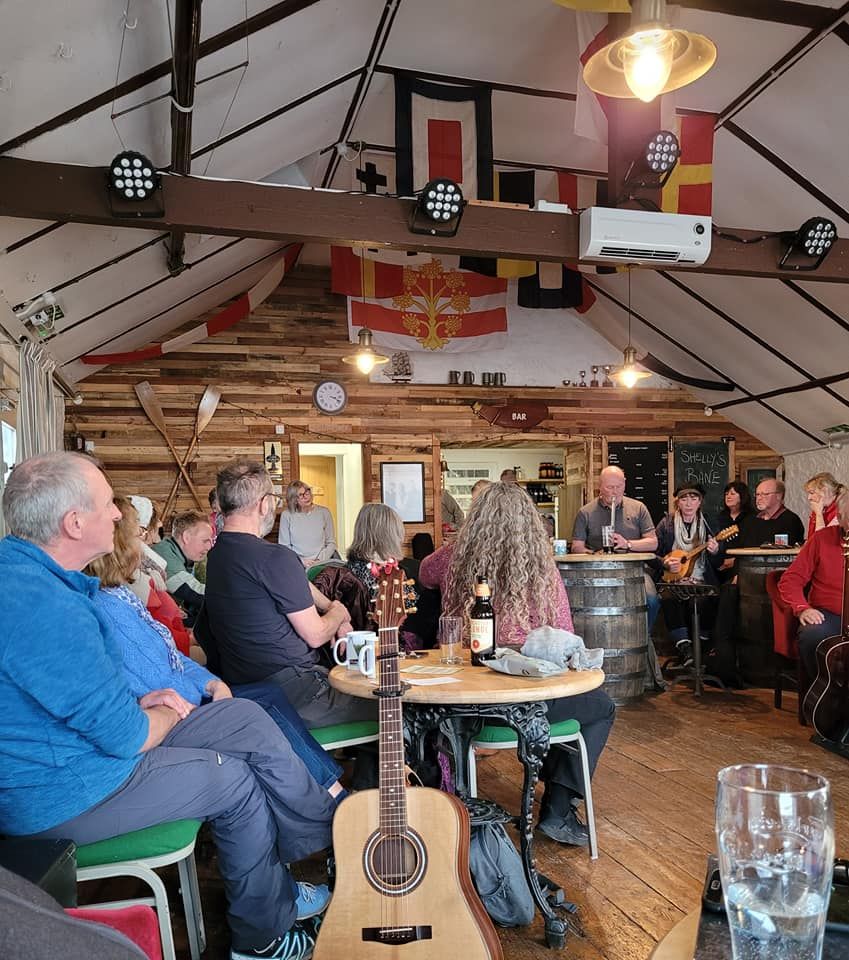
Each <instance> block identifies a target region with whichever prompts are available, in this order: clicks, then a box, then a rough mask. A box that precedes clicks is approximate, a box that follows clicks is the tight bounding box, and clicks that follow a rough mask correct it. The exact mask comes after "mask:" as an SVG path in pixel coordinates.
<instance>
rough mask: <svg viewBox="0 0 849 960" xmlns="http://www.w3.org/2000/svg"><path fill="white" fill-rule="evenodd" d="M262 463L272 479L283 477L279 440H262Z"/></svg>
mask: <svg viewBox="0 0 849 960" xmlns="http://www.w3.org/2000/svg"><path fill="white" fill-rule="evenodd" d="M262 463H263V466H264V467H265V469H266V470H267V471H268V472H269V474H271V479H272V480H282V479H283V451H282V450H281V449H280V441H279V440H263V443H262Z"/></svg>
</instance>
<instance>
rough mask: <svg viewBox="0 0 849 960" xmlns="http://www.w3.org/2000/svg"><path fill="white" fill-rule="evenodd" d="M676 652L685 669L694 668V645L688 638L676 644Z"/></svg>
mask: <svg viewBox="0 0 849 960" xmlns="http://www.w3.org/2000/svg"><path fill="white" fill-rule="evenodd" d="M675 651H676V653H677V654H678V659H679V660H680V661H681V665H682V666H684V667H689V666H692V663H693V644H692V643H690V641H689V639H688V638H687V637H684V639H683V640H679V641H678V642H677V643H676V644H675Z"/></svg>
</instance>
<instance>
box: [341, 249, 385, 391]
mask: <svg viewBox="0 0 849 960" xmlns="http://www.w3.org/2000/svg"><path fill="white" fill-rule="evenodd" d="M365 254H366V252H365V250H360V296H361V297H362V301H363V313H365V305H366V281H365V277H366V268H365V263H364V262H363V258H364V257H365ZM353 303H354V301H353V299H352V300H351V306H352V307H353ZM373 340H374V337H373V336H372V332H371V330H369V328H368V327H360V332H359V333H358V334H357V343H358V344H359V347H358V349H357V352H356V353H351V354H349V355H348V356H347V357H342V363H350V364H352V365H353V366H355V367H356V368H357V369H358V370H359V371H360V373H364V374H366V375H368V374H370V373H371V372H372V370H374V368H375V367H379V366H380V365H381V364H383V363H389V357H385V356H384V355H383V354H382V353H377V351H376V350H375V349H374V346H373Z"/></svg>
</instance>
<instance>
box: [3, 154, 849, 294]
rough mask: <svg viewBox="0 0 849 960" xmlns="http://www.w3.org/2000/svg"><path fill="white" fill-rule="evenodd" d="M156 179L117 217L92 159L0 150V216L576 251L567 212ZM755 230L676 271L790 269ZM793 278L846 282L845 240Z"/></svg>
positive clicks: (426, 246) (350, 240)
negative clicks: (435, 209) (442, 211)
mask: <svg viewBox="0 0 849 960" xmlns="http://www.w3.org/2000/svg"><path fill="white" fill-rule="evenodd" d="M162 184H163V186H162V192H163V198H164V207H165V214H164V215H163V216H154V217H143V216H139V217H134V218H131V219H125V218H121V217H116V216H114V215H113V213H112V210H111V208H110V204H109V197H108V194H107V187H106V171H105V169H104V168H102V167H83V166H73V165H69V164H59V163H42V162H38V161H34V160H20V159H17V158H12V157H0V216H8V217H26V218H29V219H34V220H67V221H69V222H73V223H93V224H100V225H104V226H111V227H113V228H114V227H127V228H137V229H143V230H165V231H169V232H170V231H172V230H184V231H185V232H186V233H209V234H216V235H222V236H234V237H257V238H259V239H266V240H278V241H283V242H291V241H312V242H315V243H336V244H343V245H361V244H363V245H371V246H386V247H390V248H392V249H395V250H412V251H421V252H425V253H444V254H460V255H468V256H484V257H495V256H502V257H508V258H511V259H516V260H541V261H550V262H554V263H557V262H560V261H563V260H567V259H576V258H577V256H578V217H577V216H574V215H564V214H556V213H539V212H535V211H533V210H520V209H514V208H505V207H489V206H478V205H474V204H470V205H469V206H468V207H467V208H466V210H465V212H464V215H463V220H462V223H461V225H460V230H459V231H458V233H457V235H456V236H455V237H431V236H429V235H421V234H413V233H410V231H409V229H408V227H407V223H408V220H409V215H410V210H411V201H410V200H404V199H399V198H397V197H383V196H374V195H367V194H359V193H344V192H336V191H326V190H305V189H299V188H297V187H283V186H277V185H274V184H264V183H246V182H243V181H239V180H231V181H227V182H222V181H220V180H211V179H210V180H207V179H204V178H201V177H176V176H173V175H170V174H165V175H163V177H162ZM142 209H143V208H142ZM758 235H759V234H758V232H757V231H752V230H738V231H735V235H734V237H729V236H723V237H717V236H715V237H714V238H713V248H712V253H711V256H710V259H709V260H708V262H707V263H706V264H704V265H703V266H701V267H695V268H693V267H682V268H681V269H682V270H685V271H687V270H691V271H693V272H696V273H717V274H729V275H735V276H751V277H776V278H781V279H787V278H788V276H794V274H788V273H787V272H786V271H781V270H778V268H777V261H778V257H779V255H780V250H781V241H780V240H779V239H778V238H777V237H768V238H767V239H765V240H763V241H762V242H760V243H749V244H747V243H744V242H743V241H744V240H746V239H748V238H751V237H753V236H758ZM659 266H661V267H662V268H663V269H666V270H669V269H675V268H670V267H669V266H668V265H666V264H661V265H659ZM795 276H800V275H798V274H796V275H795ZM803 276H804V279H805V280H818V281H829V282H838V283H849V240H839V241H838V243H837V244H835V246H834V248H833V249H832V251H831V252H830V253H829V255H828V258H827V259H826V260H825V262H824V263H823V264H822V266H821V267H820V268H819V269H818V270H817V271H816V272H812V273H805V274H804V275H803Z"/></svg>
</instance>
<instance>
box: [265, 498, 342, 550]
mask: <svg viewBox="0 0 849 960" xmlns="http://www.w3.org/2000/svg"><path fill="white" fill-rule="evenodd" d="M286 504H287V508H286V509H285V510H284V511H283V512H282V513H281V514H280V531H279V533H278V534H277V542H278V543H282V544H283V546H284V547H288V548H289V549H290V550H294V551H295V553H296V554H297V555H298V556H299V557H300V558H301V563H303V565H304V566H305V567H307V568H309V567H311V566H312V565H313V564H315V563H322V562H323V561H324V560H331V559H333V558H334V557H338V556H339V552H338V550H337V547H336V533H335V532H334V530H333V515H332V514H331V513H330V511H329V510H328V509H327V507H321V506H319V505H318V504H317V503H313V498H312V489H311V488H310V487H309V486H307V484H305V483H304V482H303V481H302V480H293V481H292V482H291V483H290V484H289V486H288V487H287V489H286Z"/></svg>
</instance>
